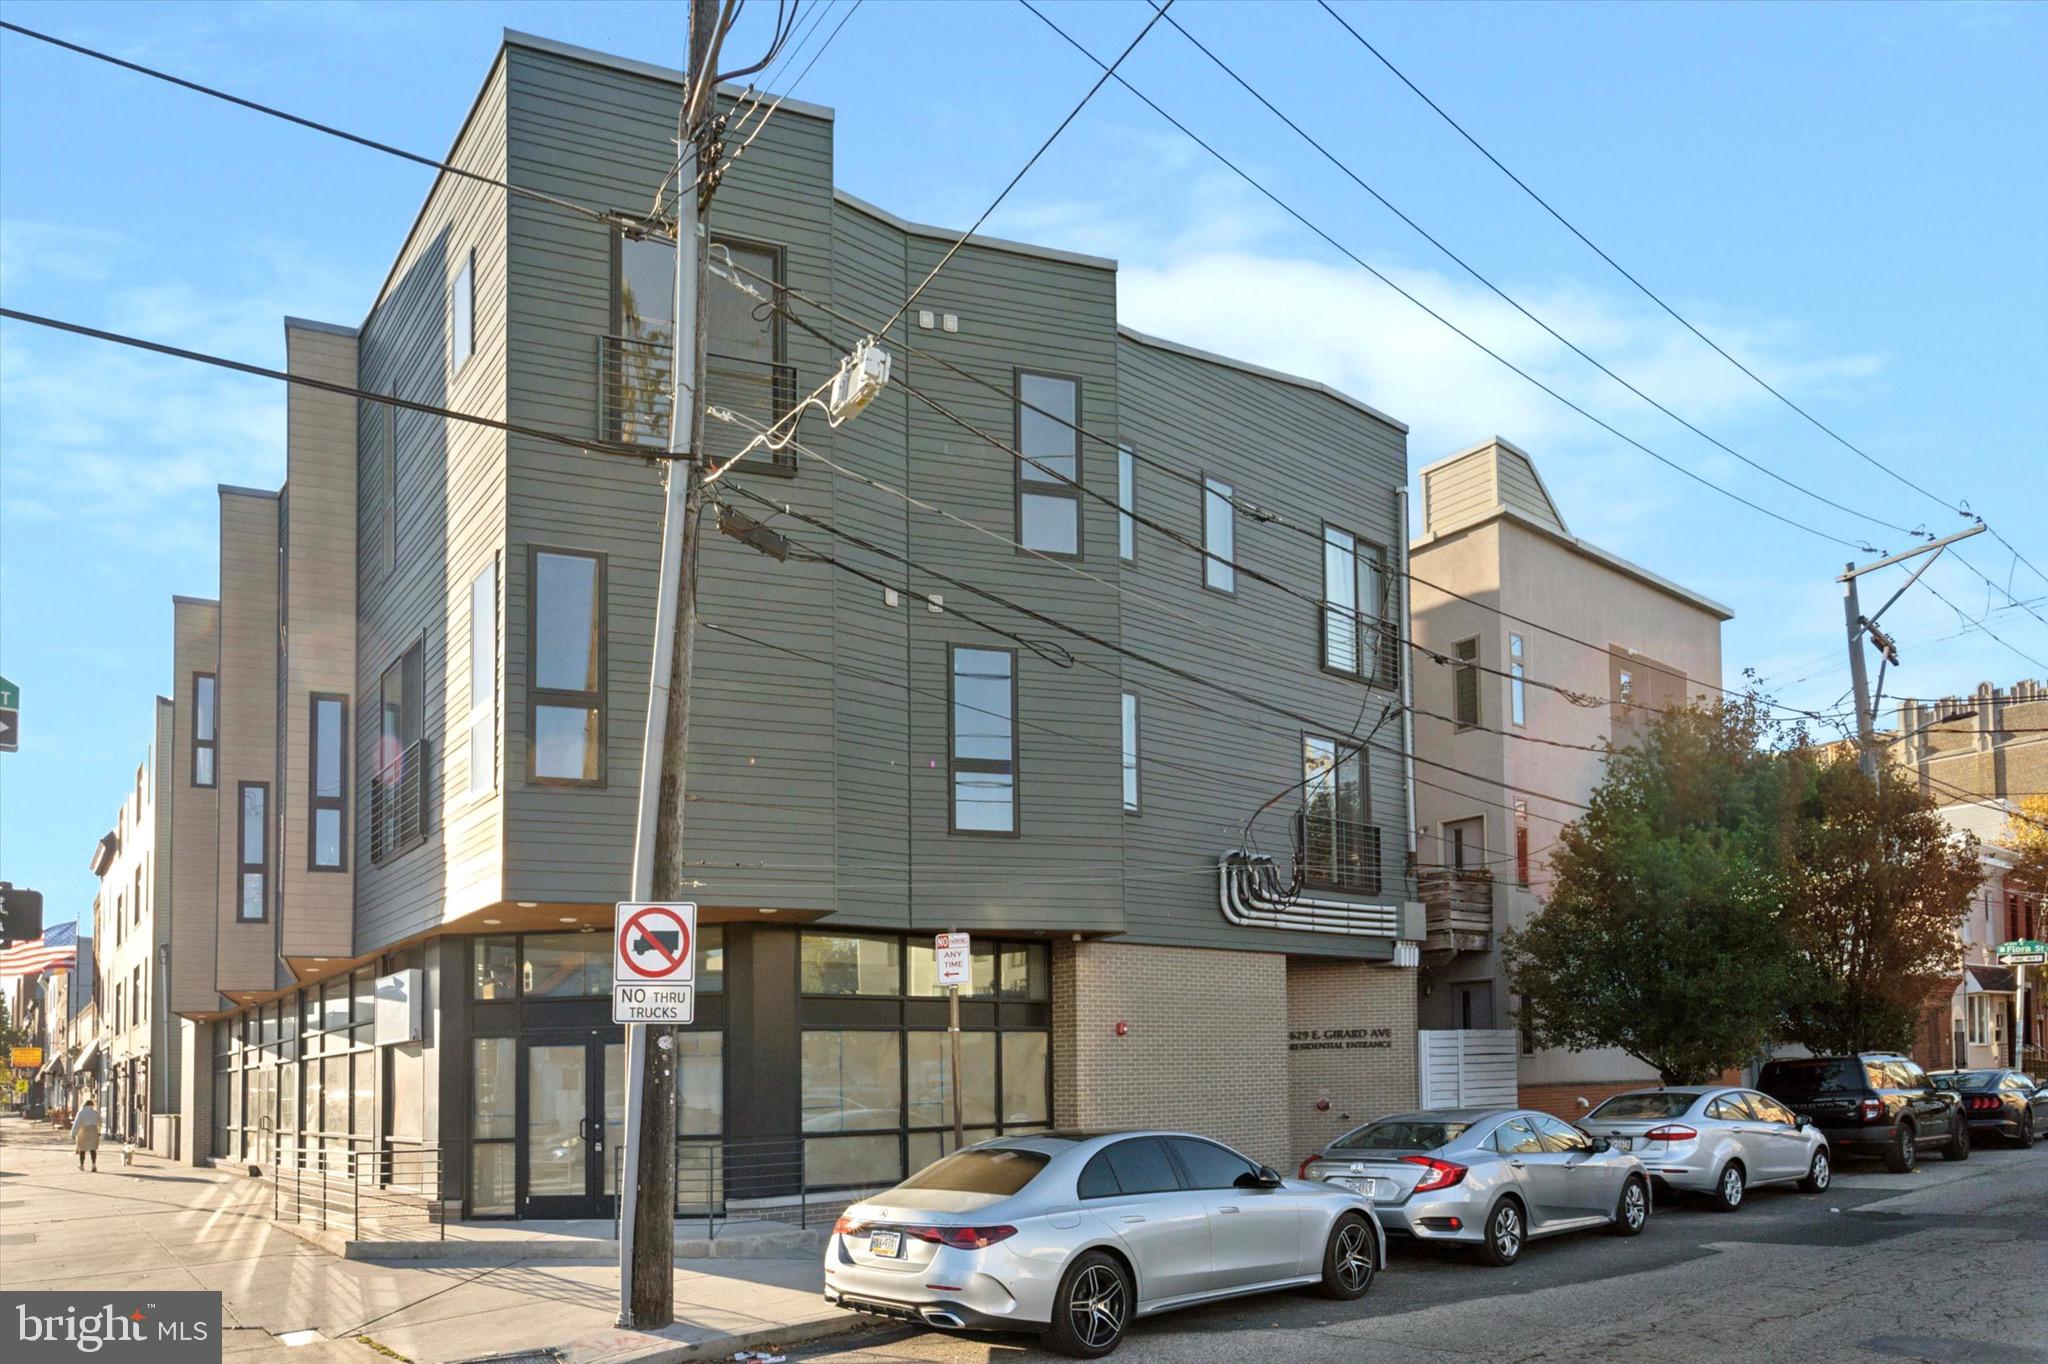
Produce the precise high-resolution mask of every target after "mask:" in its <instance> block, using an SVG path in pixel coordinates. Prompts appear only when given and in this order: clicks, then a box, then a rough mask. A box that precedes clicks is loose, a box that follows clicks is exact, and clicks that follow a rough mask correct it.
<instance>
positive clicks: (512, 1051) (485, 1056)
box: [471, 1037, 519, 1139]
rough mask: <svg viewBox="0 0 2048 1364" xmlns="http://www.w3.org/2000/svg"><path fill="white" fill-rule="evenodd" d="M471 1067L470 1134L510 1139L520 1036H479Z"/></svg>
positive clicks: (516, 1085) (515, 1095) (515, 1094)
mask: <svg viewBox="0 0 2048 1364" xmlns="http://www.w3.org/2000/svg"><path fill="white" fill-rule="evenodd" d="M475 1061H476V1063H475V1065H474V1066H473V1067H472V1068H471V1076H472V1080H473V1091H474V1092H473V1099H474V1103H475V1113H476V1117H475V1128H474V1131H473V1133H472V1135H474V1136H477V1137H497V1138H504V1139H510V1137H511V1136H512V1134H513V1122H514V1116H515V1112H516V1105H517V1089H518V1081H519V1040H518V1039H517V1038H514V1037H479V1038H477V1039H476V1043H475Z"/></svg>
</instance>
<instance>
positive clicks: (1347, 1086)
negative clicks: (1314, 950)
mask: <svg viewBox="0 0 2048 1364" xmlns="http://www.w3.org/2000/svg"><path fill="white" fill-rule="evenodd" d="M1415 1009H1416V995H1415V972H1414V971H1412V970H1405V969H1404V970H1397V969H1394V968H1392V967H1387V966H1381V965H1378V964H1376V963H1372V962H1355V961H1318V960H1313V959H1310V958H1303V957H1297V958H1295V959H1293V960H1291V961H1289V962H1288V963H1287V1027H1288V1044H1287V1046H1288V1051H1287V1110H1288V1115H1289V1130H1290V1133H1291V1136H1292V1139H1293V1143H1294V1145H1293V1148H1292V1151H1291V1154H1290V1159H1289V1161H1288V1163H1287V1165H1286V1166H1284V1167H1277V1168H1280V1172H1281V1173H1282V1174H1285V1175H1292V1174H1293V1173H1294V1167H1295V1165H1296V1164H1298V1163H1299V1162H1300V1160H1301V1158H1302V1157H1303V1156H1306V1155H1308V1154H1309V1153H1310V1152H1312V1151H1315V1150H1317V1149H1319V1148H1320V1147H1321V1146H1322V1144H1323V1143H1324V1142H1326V1141H1328V1140H1329V1139H1330V1138H1332V1137H1334V1136H1337V1135H1338V1134H1340V1133H1342V1132H1344V1131H1346V1130H1347V1129H1349V1128H1352V1127H1355V1126H1357V1125H1358V1124H1359V1123H1362V1122H1365V1121H1368V1120H1369V1119H1372V1118H1376V1117H1379V1116H1381V1115H1383V1114H1386V1113H1397V1112H1400V1111H1401V1110H1402V1109H1406V1108H1413V1107H1415V1105H1416V1104H1417V1102H1418V1101H1419V1100H1418V1096H1417V1093H1416V1090H1417V1084H1418V1073H1417V1069H1416V1066H1417V1059H1416V1054H1415V1048H1416V1036H1415ZM1319 1101H1321V1102H1326V1103H1327V1104H1328V1107H1327V1108H1326V1109H1318V1108H1317V1107H1316V1104H1317V1103H1318V1102H1319Z"/></svg>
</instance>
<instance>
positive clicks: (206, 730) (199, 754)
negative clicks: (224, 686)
mask: <svg viewBox="0 0 2048 1364" xmlns="http://www.w3.org/2000/svg"><path fill="white" fill-rule="evenodd" d="M217 690H218V686H217V683H216V681H215V678H214V675H213V674H212V673H194V674H192V784H193V785H194V786H211V785H213V757H214V743H215V736H214V725H215V723H216V721H217V716H218V710H217V707H216V705H215V701H216V696H215V693H216V691H217Z"/></svg>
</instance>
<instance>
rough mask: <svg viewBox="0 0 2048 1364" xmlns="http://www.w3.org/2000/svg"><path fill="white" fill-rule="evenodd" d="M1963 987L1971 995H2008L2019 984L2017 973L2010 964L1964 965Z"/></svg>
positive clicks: (2014, 990) (2016, 988) (2017, 987)
mask: <svg viewBox="0 0 2048 1364" xmlns="http://www.w3.org/2000/svg"><path fill="white" fill-rule="evenodd" d="M1963 971H1964V973H1965V974H1966V975H1967V976H1968V978H1969V979H1968V984H1967V985H1966V986H1965V989H1966V990H1967V991H1968V992H1969V993H1970V994H1973V995H2009V994H2012V993H2014V992H2016V991H2017V990H2018V989H2019V988H2020V986H2019V973H2018V972H2017V971H2015V970H2014V969H2013V968H2012V967H2010V966H1965V967H1964V968H1963Z"/></svg>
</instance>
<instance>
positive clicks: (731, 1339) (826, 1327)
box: [556, 1312, 902, 1364]
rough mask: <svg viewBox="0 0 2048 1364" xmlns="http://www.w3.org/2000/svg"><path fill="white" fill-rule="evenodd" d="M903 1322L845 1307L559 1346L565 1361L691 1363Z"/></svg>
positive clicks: (608, 1335) (615, 1333)
mask: <svg viewBox="0 0 2048 1364" xmlns="http://www.w3.org/2000/svg"><path fill="white" fill-rule="evenodd" d="M901 1324H902V1323H900V1322H889V1321H883V1320H880V1319H878V1318H874V1317H864V1316H862V1315H860V1314H859V1313H858V1312H842V1313H841V1314H839V1315H838V1316H831V1317H819V1318H817V1319H815V1320H813V1321H800V1322H788V1323H784V1324H781V1325H776V1326H763V1327H758V1328H756V1329H754V1330H751V1331H735V1332H733V1333H731V1334H730V1335H723V1336H712V1337H710V1338H708V1339H705V1340H700V1341H694V1342H693V1341H682V1340H673V1339H671V1338H669V1337H667V1336H663V1335H658V1334H655V1333H653V1332H650V1331H630V1330H625V1329H618V1330H612V1331H599V1332H594V1333H592V1334H590V1335H587V1336H579V1337H577V1338H576V1339H575V1340H572V1341H569V1342H567V1343H566V1344H563V1345H560V1346H557V1347H556V1348H557V1349H559V1350H560V1351H561V1352H562V1358H563V1361H564V1364H689V1362H690V1361H697V1360H714V1359H730V1358H731V1357H732V1356H733V1355H734V1354H737V1353H738V1352H739V1351H741V1350H767V1351H768V1352H770V1353H773V1354H781V1353H784V1347H788V1346H794V1345H807V1344H810V1343H811V1342H813V1341H819V1340H828V1339H831V1338H833V1337H835V1336H845V1335H854V1334H858V1333H860V1332H865V1331H880V1330H883V1329H886V1328H888V1327H891V1326H897V1325H901Z"/></svg>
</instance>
